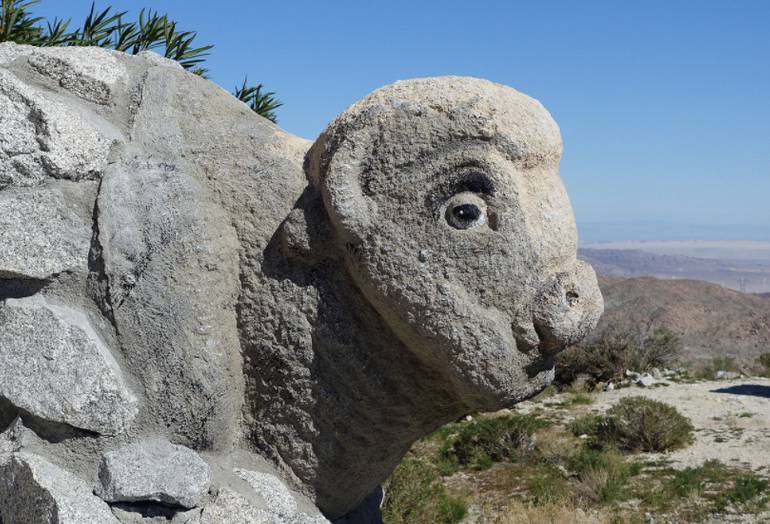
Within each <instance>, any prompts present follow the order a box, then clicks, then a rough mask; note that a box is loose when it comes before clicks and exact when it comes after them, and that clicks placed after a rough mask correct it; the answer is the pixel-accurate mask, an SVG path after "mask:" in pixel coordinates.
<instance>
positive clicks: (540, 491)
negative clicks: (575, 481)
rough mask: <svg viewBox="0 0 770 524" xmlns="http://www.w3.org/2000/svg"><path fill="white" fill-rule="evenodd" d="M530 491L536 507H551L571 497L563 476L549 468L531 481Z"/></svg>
mask: <svg viewBox="0 0 770 524" xmlns="http://www.w3.org/2000/svg"><path fill="white" fill-rule="evenodd" d="M528 487H529V491H530V494H531V496H532V503H533V504H534V505H535V506H549V505H552V504H556V503H559V502H561V501H562V500H564V499H566V498H568V497H569V494H570V490H569V485H568V483H567V481H566V480H565V479H564V477H563V476H562V474H561V473H560V472H559V471H557V470H556V469H555V468H553V467H548V468H546V469H544V470H543V471H542V473H541V474H539V475H536V476H535V477H534V478H532V479H531V480H530V481H529V486H528Z"/></svg>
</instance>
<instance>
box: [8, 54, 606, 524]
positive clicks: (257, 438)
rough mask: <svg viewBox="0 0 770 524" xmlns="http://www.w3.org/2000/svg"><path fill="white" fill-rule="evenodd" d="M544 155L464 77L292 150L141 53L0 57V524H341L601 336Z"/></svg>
mask: <svg viewBox="0 0 770 524" xmlns="http://www.w3.org/2000/svg"><path fill="white" fill-rule="evenodd" d="M561 151H562V144H561V139H560V135H559V130H558V127H557V126H556V124H555V122H554V121H553V119H552V118H551V116H550V115H549V114H548V112H547V111H546V110H545V109H544V108H543V107H542V106H541V105H540V104H539V103H538V102H537V101H535V100H533V99H532V98H529V97H527V96H525V95H523V94H521V93H519V92H517V91H515V90H513V89H511V88H509V87H505V86H502V85H498V84H494V83H491V82H487V81H484V80H479V79H473V78H461V77H442V78H427V79H416V80H407V81H402V82H397V83H395V84H393V85H390V86H387V87H384V88H382V89H379V90H377V91H375V92H374V93H373V94H371V95H369V96H367V97H366V98H365V99H363V100H362V101H360V102H358V103H356V104H354V105H353V106H352V107H350V108H349V109H348V110H346V111H345V112H343V113H342V114H341V115H340V116H338V117H337V118H336V119H335V120H334V121H333V122H332V123H331V124H330V125H329V126H328V127H327V128H326V130H325V131H324V132H323V133H322V134H321V136H320V137H319V138H318V139H317V140H316V142H315V143H314V144H312V145H311V144H310V143H309V142H306V141H304V140H302V139H299V138H296V137H293V136H292V135H289V134H287V133H285V132H284V131H281V130H280V129H278V128H277V127H275V126H274V125H273V124H271V123H269V122H268V121H266V120H264V119H262V118H260V117H258V116H256V115H254V114H253V113H252V112H251V111H250V110H249V109H248V108H247V107H246V106H245V105H243V104H241V103H240V102H238V101H237V100H235V99H234V98H232V97H231V96H230V95H229V94H228V93H226V92H225V91H223V90H222V89H221V88H219V87H217V86H215V85H214V84H212V83H210V82H208V81H206V80H204V79H201V78H199V77H197V76H195V75H191V74H188V73H186V72H185V71H183V70H182V69H181V68H179V67H178V66H177V65H176V64H175V63H173V62H169V61H166V60H164V59H161V58H160V57H158V56H157V55H154V54H151V53H143V54H140V55H138V56H127V55H123V54H121V53H115V52H110V51H105V50H102V49H95V48H67V49H55V48H51V49H36V48H32V47H26V46H17V45H13V44H2V45H0V246H2V249H0V300H1V301H0V431H3V430H5V433H3V434H2V435H0V520H2V522H4V523H6V524H10V523H13V522H82V521H84V520H83V519H85V518H87V519H90V521H94V522H115V521H116V519H117V520H120V521H123V522H129V521H131V522H135V521H137V520H136V519H139V520H141V519H142V518H144V517H149V516H150V515H152V514H160V513H162V514H163V515H165V516H167V517H169V518H172V517H173V519H174V522H232V521H234V520H238V519H240V520H238V521H248V522H251V521H254V522H265V521H267V522H323V521H325V520H324V518H323V517H322V516H321V513H319V511H318V509H316V508H319V509H320V512H322V513H323V515H325V516H326V517H327V518H329V519H337V518H341V517H343V516H345V515H346V514H347V515H348V517H346V519H347V520H345V522H355V521H356V519H358V520H361V519H362V517H360V515H361V514H363V513H362V511H363V509H359V510H358V513H357V512H356V508H357V507H358V506H359V505H361V504H362V501H364V499H365V498H366V497H367V495H369V494H370V493H372V492H376V489H377V486H378V485H379V483H381V482H382V481H383V480H384V479H386V478H387V477H388V475H389V474H390V473H391V471H392V470H393V468H394V467H395V466H396V465H397V464H398V462H399V460H400V459H401V457H402V456H403V455H404V453H405V452H406V451H407V449H408V448H409V446H410V445H411V444H412V443H413V442H414V441H415V440H416V439H418V438H420V437H421V436H423V435H425V434H427V433H429V432H431V431H433V430H434V429H436V428H438V427H439V426H441V425H442V424H444V423H446V422H449V421H452V420H455V419H457V418H458V417H460V416H462V415H465V414H467V413H471V412H475V411H482V410H485V411H489V410H496V409H500V408H504V407H508V406H511V405H513V404H515V403H516V402H519V401H521V400H523V399H526V398H528V397H530V396H532V395H534V394H536V393H537V392H538V391H540V390H541V389H542V388H543V387H544V386H545V385H547V384H548V383H549V381H550V380H551V378H552V376H553V356H554V355H555V353H556V352H557V351H558V350H559V349H561V348H563V347H564V346H566V345H568V344H572V343H574V342H576V341H578V340H580V339H581V338H583V337H584V336H585V335H586V334H587V333H588V332H589V331H590V330H591V329H592V328H593V327H594V325H595V324H596V322H597V320H598V317H599V315H600V313H601V311H602V298H601V295H600V293H599V290H598V287H597V283H596V277H595V275H594V273H593V271H592V269H591V268H590V267H589V266H587V265H585V264H583V263H581V262H578V261H577V259H576V249H577V240H576V230H575V224H574V220H573V215H572V210H571V207H570V203H569V199H568V197H567V194H566V192H565V189H564V187H563V185H562V182H561V180H560V179H559V176H558V167H559V161H560V157H561ZM190 448H191V449H190ZM193 450H194V451H193ZM196 452H197V453H196ZM65 488H66V489H65ZM94 493H96V494H94ZM36 497H37V498H36ZM41 497H42V498H41ZM38 499H39V500H43V499H44V500H45V503H44V504H42V505H40V506H39V507H40V508H41V509H40V510H39V512H38V513H35V514H34V515H33V514H30V513H26V512H24V511H23V510H21V509H19V508H23V507H25V504H27V506H28V505H29V501H30V500H38ZM153 512H155V513H153ZM158 512H160V513H158ZM52 515H53V516H52ZM356 515H359V516H358V517H357V516H356ZM25 519H26V520H25ZM30 519H31V520H30ZM57 519H58V520H57ZM129 519H134V520H129ZM185 519H187V520H185ZM228 519H229V520H228ZM248 519H253V520H248Z"/></svg>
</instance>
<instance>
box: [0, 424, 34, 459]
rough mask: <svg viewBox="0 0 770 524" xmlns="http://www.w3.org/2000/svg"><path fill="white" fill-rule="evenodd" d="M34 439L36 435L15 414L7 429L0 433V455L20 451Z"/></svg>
mask: <svg viewBox="0 0 770 524" xmlns="http://www.w3.org/2000/svg"><path fill="white" fill-rule="evenodd" d="M36 440H38V439H37V437H36V435H35V434H34V433H32V431H30V430H29V429H27V427H25V426H24V423H23V422H22V420H21V417H18V416H17V417H16V418H15V419H14V421H13V422H12V423H11V425H10V426H9V427H8V429H6V430H5V431H4V432H2V433H0V455H3V454H7V453H15V452H17V451H21V450H22V449H24V448H25V447H27V446H29V445H30V444H31V443H33V442H35V441H36Z"/></svg>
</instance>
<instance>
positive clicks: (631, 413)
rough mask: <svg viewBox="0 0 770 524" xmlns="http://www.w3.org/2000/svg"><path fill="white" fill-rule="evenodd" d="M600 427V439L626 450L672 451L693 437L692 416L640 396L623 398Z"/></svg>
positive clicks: (690, 440)
mask: <svg viewBox="0 0 770 524" xmlns="http://www.w3.org/2000/svg"><path fill="white" fill-rule="evenodd" d="M597 429H598V433H599V435H598V436H599V438H600V440H602V441H604V442H610V443H613V444H615V445H616V446H617V447H618V448H619V449H622V450H625V451H648V452H659V451H669V450H673V449H678V448H683V447H685V446H687V445H689V444H691V443H692V440H693V436H692V432H693V426H692V424H691V423H690V420H689V419H688V418H687V417H685V416H683V415H681V414H680V413H679V412H678V411H677V410H676V408H674V407H673V406H669V405H668V404H665V403H663V402H658V401H657V400H652V399H649V398H645V397H639V396H637V397H626V398H623V399H620V401H619V402H618V403H617V404H615V405H614V406H612V407H611V408H610V409H609V410H608V411H607V415H606V417H604V420H603V421H602V422H601V423H600V424H599V425H598V428H597Z"/></svg>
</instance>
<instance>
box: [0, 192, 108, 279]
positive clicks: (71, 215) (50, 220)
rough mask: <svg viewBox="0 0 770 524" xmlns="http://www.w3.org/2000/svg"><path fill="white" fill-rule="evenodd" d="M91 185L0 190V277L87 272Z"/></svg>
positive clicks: (89, 240)
mask: <svg viewBox="0 0 770 524" xmlns="http://www.w3.org/2000/svg"><path fill="white" fill-rule="evenodd" d="M94 198H96V183H95V182H89V183H82V184H74V183H72V182H65V181H61V182H59V181H54V182H51V183H49V184H47V185H45V186H41V187H36V188H26V187H22V188H8V189H6V190H4V191H0V246H13V248H12V249H2V250H0V278H25V279H46V278H49V277H51V276H53V275H55V274H57V273H62V272H64V271H74V270H77V269H80V270H83V271H87V270H88V251H89V249H90V247H91V215H92V213H93V209H92V207H93V200H94Z"/></svg>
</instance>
